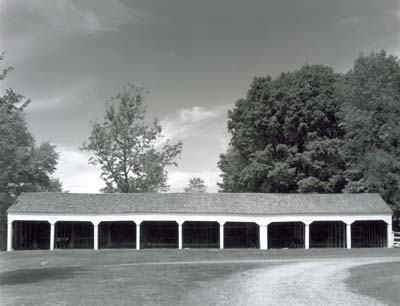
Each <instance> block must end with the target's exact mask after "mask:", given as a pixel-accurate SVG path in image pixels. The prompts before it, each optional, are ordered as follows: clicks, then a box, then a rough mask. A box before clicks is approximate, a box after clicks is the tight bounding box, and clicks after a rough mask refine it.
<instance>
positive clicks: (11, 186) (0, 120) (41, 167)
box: [0, 55, 61, 206]
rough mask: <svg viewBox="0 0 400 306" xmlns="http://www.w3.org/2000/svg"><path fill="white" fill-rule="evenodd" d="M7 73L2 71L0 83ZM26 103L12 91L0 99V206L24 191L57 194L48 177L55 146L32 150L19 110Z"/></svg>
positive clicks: (54, 183)
mask: <svg viewBox="0 0 400 306" xmlns="http://www.w3.org/2000/svg"><path fill="white" fill-rule="evenodd" d="M2 59H3V55H1V56H0V61H1V60H2ZM10 70H11V68H10V67H8V68H6V69H3V73H2V74H1V77H0V80H3V79H4V77H5V76H6V75H7V73H8V72H9V71H10ZM29 103H30V100H29V99H25V97H24V96H22V95H20V94H16V93H15V92H14V91H13V90H12V89H7V90H6V92H5V94H4V95H3V96H2V97H0V135H1V137H0V194H1V195H2V199H9V200H7V201H5V202H6V204H4V202H3V205H4V206H8V205H10V204H11V202H12V199H13V198H15V196H17V195H19V194H20V193H21V192H24V191H61V184H60V182H59V181H58V180H54V179H52V178H51V176H50V175H51V174H52V173H53V172H54V171H55V169H56V165H57V159H58V154H57V153H56V151H55V146H53V145H51V144H50V143H48V142H45V143H42V144H40V145H39V146H36V144H35V140H34V138H33V137H32V135H31V134H30V132H29V131H28V127H27V124H26V121H25V117H24V115H23V110H24V109H25V107H26V106H28V104H29Z"/></svg>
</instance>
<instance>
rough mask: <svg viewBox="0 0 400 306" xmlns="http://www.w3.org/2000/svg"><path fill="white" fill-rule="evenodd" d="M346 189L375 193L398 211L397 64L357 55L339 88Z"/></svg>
mask: <svg viewBox="0 0 400 306" xmlns="http://www.w3.org/2000/svg"><path fill="white" fill-rule="evenodd" d="M341 89H342V91H341V93H342V99H343V111H342V117H343V121H344V126H345V130H346V136H345V146H344V148H345V157H346V163H347V170H346V180H347V185H346V191H347V192H379V193H380V194H381V196H382V197H383V198H384V199H385V200H386V201H387V202H388V203H389V204H391V205H392V207H394V208H395V207H397V209H398V210H399V209H400V61H399V59H398V58H396V57H394V56H391V55H387V54H386V53H385V52H384V51H382V52H379V53H372V54H370V55H368V56H365V55H360V56H359V57H358V58H357V59H356V61H355V63H354V66H353V68H352V69H351V70H350V71H349V72H348V73H346V75H345V78H344V80H343V86H341Z"/></svg>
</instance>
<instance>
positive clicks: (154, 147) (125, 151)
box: [81, 84, 182, 193]
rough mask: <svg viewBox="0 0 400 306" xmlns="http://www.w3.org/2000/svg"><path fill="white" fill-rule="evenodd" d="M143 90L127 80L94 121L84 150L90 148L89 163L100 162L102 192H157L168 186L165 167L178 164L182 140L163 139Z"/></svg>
mask: <svg viewBox="0 0 400 306" xmlns="http://www.w3.org/2000/svg"><path fill="white" fill-rule="evenodd" d="M145 114H146V108H145V105H144V92H143V89H142V88H140V87H136V86H134V85H133V84H126V85H125V86H123V87H122V92H121V93H119V94H118V95H117V96H115V97H114V98H111V99H110V100H109V101H108V106H107V110H106V115H105V117H104V121H103V122H102V123H97V122H95V123H94V124H93V126H92V132H91V134H90V136H89V139H88V141H87V142H86V143H84V144H83V146H82V148H81V149H82V150H87V151H91V152H93V153H94V156H93V157H91V159H90V163H92V164H94V165H100V166H101V170H102V174H101V177H102V179H103V180H104V182H105V184H106V187H105V188H104V189H102V191H103V192H123V193H133V192H158V191H165V190H167V189H168V185H167V178H168V173H167V170H166V167H167V166H169V165H175V166H177V163H176V161H175V159H176V157H177V156H178V155H179V154H180V153H181V151H182V143H181V142H177V143H176V144H171V143H170V142H169V140H165V139H163V135H162V128H161V125H160V124H159V123H158V121H157V119H154V120H153V122H152V123H148V122H146V120H145Z"/></svg>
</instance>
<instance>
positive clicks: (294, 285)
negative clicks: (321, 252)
mask: <svg viewBox="0 0 400 306" xmlns="http://www.w3.org/2000/svg"><path fill="white" fill-rule="evenodd" d="M386 262H397V263H399V265H400V260H399V258H380V259H377V258H362V259H354V258H346V259H337V260H332V259H319V260H314V261H312V262H311V261H308V260H305V261H304V262H295V263H293V262H290V261H288V262H284V263H281V264H279V265H277V266H273V267H268V268H261V269H254V270H251V271H249V272H241V273H238V274H234V275H231V276H230V277H229V278H228V279H226V280H224V281H223V282H214V283H213V284H210V285H209V286H208V287H207V288H203V289H202V290H201V291H199V290H195V291H193V292H190V293H189V296H188V302H187V304H188V305H243V306H244V305H254V306H261V305H262V306H264V305H297V306H303V305H304V306H314V305H315V306H320V305H332V306H333V305H341V306H345V305H349V306H361V305H365V306H367V305H368V306H371V305H376V306H381V305H387V304H384V303H381V302H380V301H377V300H376V299H374V298H371V297H368V296H364V295H361V294H358V293H356V292H354V290H350V289H351V288H349V287H348V285H346V282H345V280H346V279H347V277H348V276H349V275H350V272H349V269H351V268H354V267H358V266H363V265H369V264H377V263H386ZM370 277H371V278H373V275H370ZM393 305H400V301H397V302H396V301H395V302H394V303H393Z"/></svg>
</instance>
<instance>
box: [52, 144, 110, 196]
mask: <svg viewBox="0 0 400 306" xmlns="http://www.w3.org/2000/svg"><path fill="white" fill-rule="evenodd" d="M56 150H57V152H59V154H60V158H59V161H58V166H57V170H56V172H55V173H54V177H57V178H59V179H60V180H61V182H62V184H63V188H64V189H65V190H69V191H70V192H77V193H91V192H94V193H96V192H99V189H100V188H102V187H104V182H103V181H102V180H101V179H100V174H101V171H100V169H99V168H98V167H95V166H93V165H89V163H88V159H89V157H90V153H88V152H82V151H80V150H79V149H78V148H75V147H69V146H62V145H58V146H57V149H56Z"/></svg>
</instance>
